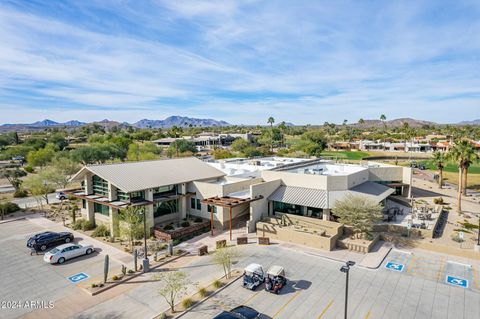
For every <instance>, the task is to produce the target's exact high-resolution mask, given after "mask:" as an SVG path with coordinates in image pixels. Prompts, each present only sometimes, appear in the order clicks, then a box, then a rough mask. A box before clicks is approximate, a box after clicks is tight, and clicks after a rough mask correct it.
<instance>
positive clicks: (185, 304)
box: [182, 297, 193, 309]
mask: <svg viewBox="0 0 480 319" xmlns="http://www.w3.org/2000/svg"><path fill="white" fill-rule="evenodd" d="M192 305H193V299H192V298H190V297H186V298H185V299H183V300H182V307H183V309H187V308H190V307H191V306H192Z"/></svg>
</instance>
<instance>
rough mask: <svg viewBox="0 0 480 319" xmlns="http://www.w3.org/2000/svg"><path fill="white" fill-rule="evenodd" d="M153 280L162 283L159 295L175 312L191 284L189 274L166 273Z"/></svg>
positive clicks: (178, 272)
mask: <svg viewBox="0 0 480 319" xmlns="http://www.w3.org/2000/svg"><path fill="white" fill-rule="evenodd" d="M153 278H154V279H155V280H157V281H158V282H160V289H159V290H158V294H159V295H160V296H162V297H163V298H164V299H165V301H166V302H167V303H168V305H169V306H170V310H171V311H172V312H174V311H175V304H176V303H177V301H178V300H179V299H180V298H182V297H183V296H184V295H185V294H186V293H187V287H188V285H189V284H190V283H191V282H190V280H189V279H188V276H187V274H186V273H184V272H182V271H177V270H173V271H164V272H161V273H160V274H158V275H155V276H154V277H153Z"/></svg>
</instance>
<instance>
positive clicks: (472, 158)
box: [462, 142, 479, 196]
mask: <svg viewBox="0 0 480 319" xmlns="http://www.w3.org/2000/svg"><path fill="white" fill-rule="evenodd" d="M468 144H469V146H470V147H469V148H468V154H467V156H466V158H465V161H464V162H463V168H464V169H463V184H462V190H463V195H464V196H466V195H467V179H468V169H469V168H470V165H472V164H473V163H474V162H477V161H478V159H479V157H478V154H477V152H475V148H474V147H473V145H472V144H471V143H470V142H468Z"/></svg>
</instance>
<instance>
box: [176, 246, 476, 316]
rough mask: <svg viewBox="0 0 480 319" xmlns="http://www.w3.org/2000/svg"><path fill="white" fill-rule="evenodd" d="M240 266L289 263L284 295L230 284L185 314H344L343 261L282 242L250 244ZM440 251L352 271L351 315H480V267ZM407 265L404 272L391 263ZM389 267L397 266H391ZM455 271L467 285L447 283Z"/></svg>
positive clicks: (393, 257)
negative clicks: (248, 310) (237, 310)
mask: <svg viewBox="0 0 480 319" xmlns="http://www.w3.org/2000/svg"><path fill="white" fill-rule="evenodd" d="M242 254H243V258H242V260H241V261H240V262H239V263H238V264H237V265H236V266H238V267H244V266H246V265H247V264H249V263H252V262H255V263H260V264H262V265H263V266H264V267H265V268H268V266H270V265H272V264H278V265H281V266H284V267H285V269H286V272H287V277H288V279H289V282H288V284H287V287H286V288H285V289H284V290H282V291H281V293H280V294H279V295H275V294H272V293H269V292H266V291H265V290H264V289H263V288H264V287H263V286H261V287H260V288H259V289H258V290H257V291H249V290H246V289H244V288H242V287H241V280H239V281H237V282H235V283H234V284H232V285H231V286H229V287H227V288H226V289H224V290H223V291H221V292H220V293H218V294H217V295H215V296H214V297H212V298H210V299H209V300H208V301H207V302H206V303H204V304H201V305H199V306H198V307H197V308H195V309H193V310H192V311H191V312H190V313H188V314H187V315H186V316H184V317H183V318H192V319H193V318H195V319H200V318H212V317H213V316H214V315H215V314H217V313H219V312H220V311H221V310H229V309H231V308H233V307H236V306H238V305H242V304H243V305H247V306H250V307H253V308H255V309H256V310H258V311H260V312H261V313H262V314H263V316H264V317H263V318H317V319H320V318H343V309H344V300H345V299H344V293H345V274H343V273H341V272H340V271H339V268H340V267H341V264H340V263H338V262H335V261H331V260H325V259H322V258H320V257H316V256H310V255H306V254H305V253H301V252H296V251H293V250H286V249H284V248H281V247H278V246H270V247H258V246H253V245H250V247H245V248H244V249H243V250H242ZM442 259H443V257H442V256H440V255H434V254H432V255H430V254H413V255H412V254H409V253H404V252H400V251H392V252H391V253H390V254H389V255H388V256H387V258H386V259H385V261H384V262H383V264H382V265H381V266H380V268H379V269H377V270H370V269H363V268H359V267H355V266H354V267H353V268H352V269H351V271H350V289H349V307H348V309H349V311H348V312H349V318H361V319H367V318H369V319H372V318H455V319H460V318H465V319H466V318H480V289H479V288H480V287H479V286H478V285H479V282H478V268H477V267H475V266H474V267H468V266H466V265H461V264H457V263H454V262H450V261H449V260H445V259H443V260H444V263H442V262H441V260H442ZM393 262H395V263H398V264H401V265H403V269H402V270H401V271H399V270H394V269H391V268H387V267H386V266H387V264H388V263H393ZM389 267H392V266H391V265H389ZM448 275H451V276H455V277H458V278H462V279H467V280H468V281H469V282H468V287H467V288H463V287H461V286H455V285H452V284H448V283H446V276H448Z"/></svg>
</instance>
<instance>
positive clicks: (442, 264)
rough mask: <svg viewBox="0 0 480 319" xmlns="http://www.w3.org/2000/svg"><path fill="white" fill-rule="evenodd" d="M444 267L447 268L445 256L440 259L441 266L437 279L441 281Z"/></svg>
mask: <svg viewBox="0 0 480 319" xmlns="http://www.w3.org/2000/svg"><path fill="white" fill-rule="evenodd" d="M444 269H445V258H442V259H441V260H440V268H439V269H438V272H437V281H440V278H441V276H442V273H443V271H444Z"/></svg>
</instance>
